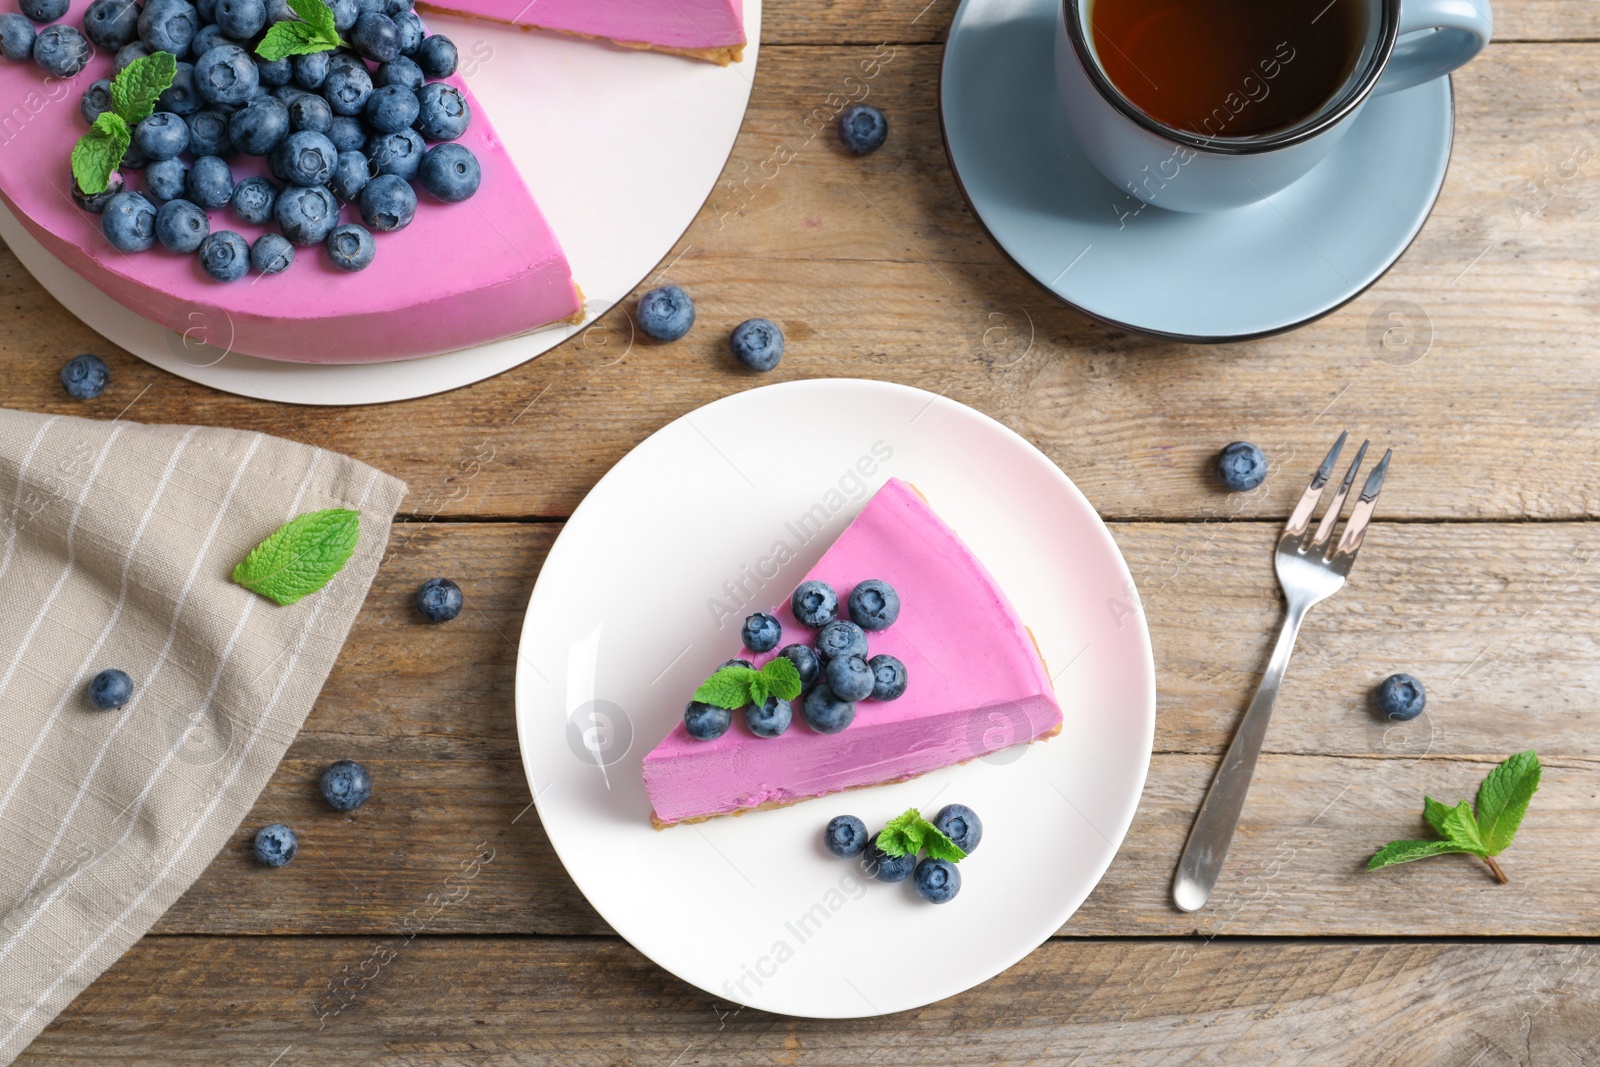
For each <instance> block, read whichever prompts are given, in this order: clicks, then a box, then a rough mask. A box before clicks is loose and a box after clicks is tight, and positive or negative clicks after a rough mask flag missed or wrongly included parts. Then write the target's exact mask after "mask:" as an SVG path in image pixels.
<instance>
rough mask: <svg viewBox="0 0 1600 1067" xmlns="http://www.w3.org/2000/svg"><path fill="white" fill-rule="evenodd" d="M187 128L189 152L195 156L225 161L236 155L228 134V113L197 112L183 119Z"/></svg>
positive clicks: (216, 111) (211, 110) (214, 111)
mask: <svg viewBox="0 0 1600 1067" xmlns="http://www.w3.org/2000/svg"><path fill="white" fill-rule="evenodd" d="M184 122H186V123H187V124H188V126H189V151H190V153H192V154H193V155H196V156H216V157H217V158H218V159H227V158H229V157H230V156H233V155H234V154H236V153H237V151H238V150H237V149H236V148H234V147H233V138H232V137H231V136H229V134H228V113H227V112H225V111H218V110H216V109H208V110H206V111H197V112H195V113H194V114H193V115H190V116H189V117H188V118H186V119H184Z"/></svg>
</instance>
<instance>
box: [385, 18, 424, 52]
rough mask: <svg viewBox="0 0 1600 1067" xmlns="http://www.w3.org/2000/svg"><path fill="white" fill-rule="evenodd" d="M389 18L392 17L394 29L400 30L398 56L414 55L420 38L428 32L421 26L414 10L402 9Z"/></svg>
mask: <svg viewBox="0 0 1600 1067" xmlns="http://www.w3.org/2000/svg"><path fill="white" fill-rule="evenodd" d="M390 18H392V19H394V26H395V29H397V30H399V31H400V57H401V58H405V57H408V56H412V55H415V54H416V51H417V48H418V47H419V46H420V45H421V44H422V38H423V37H425V36H427V33H428V31H427V30H426V29H424V28H423V26H422V19H421V18H419V17H418V15H417V13H416V12H415V11H402V12H400V14H398V15H391V16H390Z"/></svg>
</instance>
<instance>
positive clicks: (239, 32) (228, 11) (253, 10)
mask: <svg viewBox="0 0 1600 1067" xmlns="http://www.w3.org/2000/svg"><path fill="white" fill-rule="evenodd" d="M212 21H214V22H215V23H216V24H217V25H218V26H219V27H220V28H221V29H222V32H223V33H225V34H227V35H228V36H229V37H233V38H235V39H237V40H240V41H243V40H248V39H249V38H251V37H254V36H255V35H256V34H258V33H260V32H261V31H262V30H264V29H266V27H267V5H266V0H217V7H216V12H215V14H214V15H213V18H212Z"/></svg>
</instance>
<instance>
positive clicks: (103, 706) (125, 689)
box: [68, 356, 133, 711]
mask: <svg viewBox="0 0 1600 1067" xmlns="http://www.w3.org/2000/svg"><path fill="white" fill-rule="evenodd" d="M78 358H79V359H85V358H87V359H94V357H93V356H88V357H85V356H79V357H78ZM96 362H99V361H98V360H96ZM68 366H71V364H70V363H69V364H68ZM101 366H102V367H104V364H101ZM132 699H133V679H132V678H129V677H128V673H127V672H126V671H119V670H117V669H116V668H115V667H112V668H111V669H109V670H104V671H101V672H100V673H99V674H97V675H95V676H94V679H93V681H91V682H90V683H89V702H90V703H91V704H93V705H94V706H95V707H97V708H99V709H100V710H101V711H112V710H114V709H116V708H120V707H122V706H123V705H124V704H126V703H127V702H128V701H130V700H132Z"/></svg>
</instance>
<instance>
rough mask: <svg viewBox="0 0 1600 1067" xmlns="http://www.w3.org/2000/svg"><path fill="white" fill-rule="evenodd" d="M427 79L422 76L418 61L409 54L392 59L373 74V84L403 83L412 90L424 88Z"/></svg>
mask: <svg viewBox="0 0 1600 1067" xmlns="http://www.w3.org/2000/svg"><path fill="white" fill-rule="evenodd" d="M426 80H427V79H426V78H424V77H423V76H422V68H421V67H419V66H417V61H416V60H414V59H411V58H410V57H408V56H401V57H400V58H398V59H391V60H390V61H389V62H387V63H385V64H383V65H382V66H381V67H379V68H378V73H377V74H375V75H373V78H372V84H374V85H377V86H387V85H403V86H405V87H406V88H407V89H410V90H411V91H412V92H416V91H417V90H418V89H420V88H422V84H423V82H424V81H426Z"/></svg>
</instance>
